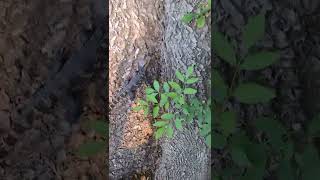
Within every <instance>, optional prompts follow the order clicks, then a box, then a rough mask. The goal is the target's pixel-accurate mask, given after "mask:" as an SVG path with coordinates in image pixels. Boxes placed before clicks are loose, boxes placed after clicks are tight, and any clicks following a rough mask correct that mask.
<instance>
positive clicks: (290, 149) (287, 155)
mask: <svg viewBox="0 0 320 180" xmlns="http://www.w3.org/2000/svg"><path fill="white" fill-rule="evenodd" d="M293 154H294V144H293V142H292V140H288V141H287V142H286V143H285V147H284V149H283V159H285V160H290V159H291V158H292V157H293Z"/></svg>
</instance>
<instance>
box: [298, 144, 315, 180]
mask: <svg viewBox="0 0 320 180" xmlns="http://www.w3.org/2000/svg"><path fill="white" fill-rule="evenodd" d="M319 164H320V158H319V154H318V152H317V149H316V148H315V147H314V146H313V145H312V144H309V145H307V146H306V147H305V150H304V152H303V154H302V155H301V162H300V167H301V170H302V179H303V180H313V179H315V177H319V176H320V166H319Z"/></svg>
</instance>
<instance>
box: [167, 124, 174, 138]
mask: <svg viewBox="0 0 320 180" xmlns="http://www.w3.org/2000/svg"><path fill="white" fill-rule="evenodd" d="M167 136H168V137H169V138H172V137H173V128H172V125H171V124H169V126H167Z"/></svg>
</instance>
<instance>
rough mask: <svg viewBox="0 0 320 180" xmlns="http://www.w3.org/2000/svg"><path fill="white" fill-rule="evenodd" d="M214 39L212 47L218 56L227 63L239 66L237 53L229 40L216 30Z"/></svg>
mask: <svg viewBox="0 0 320 180" xmlns="http://www.w3.org/2000/svg"><path fill="white" fill-rule="evenodd" d="M212 37H213V42H212V43H213V44H212V45H213V48H214V51H215V52H216V53H217V55H218V56H219V57H220V58H222V59H223V60H224V61H226V62H227V63H229V64H231V65H234V66H235V65H236V64H237V60H236V55H235V51H234V49H233V47H232V46H231V44H230V43H229V42H228V40H227V38H225V37H224V35H222V34H221V33H220V32H218V31H216V30H214V31H213V34H212Z"/></svg>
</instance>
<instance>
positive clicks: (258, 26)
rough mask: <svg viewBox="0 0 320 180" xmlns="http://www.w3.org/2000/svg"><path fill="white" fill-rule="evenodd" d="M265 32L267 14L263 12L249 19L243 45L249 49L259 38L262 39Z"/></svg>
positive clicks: (244, 32)
mask: <svg viewBox="0 0 320 180" xmlns="http://www.w3.org/2000/svg"><path fill="white" fill-rule="evenodd" d="M264 33H265V14H264V13H261V14H259V15H257V16H255V17H252V18H250V19H249V20H248V24H247V25H246V26H245V27H244V31H243V37H242V38H243V39H242V40H243V45H244V47H245V48H247V49H249V48H250V47H251V46H252V45H254V44H255V43H256V42H257V41H258V40H260V39H262V38H263V36H264Z"/></svg>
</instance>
